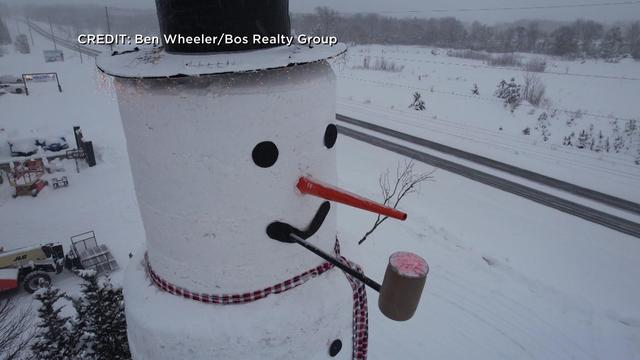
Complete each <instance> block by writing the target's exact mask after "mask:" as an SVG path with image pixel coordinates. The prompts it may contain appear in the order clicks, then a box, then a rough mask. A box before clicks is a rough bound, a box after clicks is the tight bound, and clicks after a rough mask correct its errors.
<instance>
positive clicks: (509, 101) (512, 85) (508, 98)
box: [494, 78, 522, 112]
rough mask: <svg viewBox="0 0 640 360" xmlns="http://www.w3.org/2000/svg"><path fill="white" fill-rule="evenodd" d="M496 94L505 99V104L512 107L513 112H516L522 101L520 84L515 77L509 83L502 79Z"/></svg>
mask: <svg viewBox="0 0 640 360" xmlns="http://www.w3.org/2000/svg"><path fill="white" fill-rule="evenodd" d="M494 95H495V96H496V97H498V98H500V99H502V100H503V101H504V106H505V107H510V108H511V112H514V111H515V109H516V108H517V107H518V106H519V105H520V102H521V101H522V100H521V95H520V85H518V84H516V79H515V78H511V81H509V82H508V83H507V82H506V81H504V80H502V81H500V82H499V83H498V88H497V89H496V92H495V94H494Z"/></svg>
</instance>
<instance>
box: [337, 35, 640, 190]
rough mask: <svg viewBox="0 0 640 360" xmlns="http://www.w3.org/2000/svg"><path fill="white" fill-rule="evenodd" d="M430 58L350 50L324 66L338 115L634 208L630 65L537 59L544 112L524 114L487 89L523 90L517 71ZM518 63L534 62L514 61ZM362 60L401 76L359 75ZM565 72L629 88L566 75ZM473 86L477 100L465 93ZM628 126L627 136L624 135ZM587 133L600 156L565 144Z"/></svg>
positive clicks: (637, 68)
mask: <svg viewBox="0 0 640 360" xmlns="http://www.w3.org/2000/svg"><path fill="white" fill-rule="evenodd" d="M431 50H432V49H430V48H423V47H414V46H355V47H352V48H350V50H349V53H348V55H347V58H346V61H343V62H341V63H336V65H335V66H334V67H335V69H336V72H337V75H338V80H339V82H338V97H339V101H338V112H339V113H342V114H345V115H348V116H353V117H355V118H358V119H361V120H365V121H369V122H373V123H376V124H380V125H383V126H387V127H391V128H393V129H396V130H400V131H403V132H407V133H410V134H412V135H416V136H421V137H425V138H427V139H429V140H433V141H438V142H442V143H445V144H447V145H449V146H453V147H457V148H459V149H462V150H466V151H469V152H472V153H476V154H480V155H484V156H487V157H490V158H492V159H495V160H499V161H503V162H506V163H510V164H513V165H516V166H520V167H524V168H526V169H529V170H532V171H536V172H540V173H543V174H545V175H549V176H552V177H556V178H559V179H562V180H565V181H568V182H572V183H576V184H578V185H582V186H585V187H588V188H593V189H596V190H600V191H603V192H606V193H610V194H612V195H616V196H619V197H622V198H629V199H631V200H634V201H640V191H638V190H637V186H636V184H637V183H638V181H640V165H636V164H635V163H634V161H635V160H636V159H637V158H638V156H639V154H640V128H638V126H637V125H639V124H640V103H638V102H637V101H636V98H637V94H638V93H639V92H640V80H637V79H638V78H640V63H639V62H637V61H633V60H628V59H626V60H623V61H622V62H621V63H618V64H610V63H605V62H603V61H597V60H587V61H585V62H584V63H582V62H581V61H566V60H559V59H554V58H545V60H546V62H547V71H551V72H554V73H535V74H536V76H538V77H539V78H540V80H541V81H542V83H543V84H544V85H545V86H546V95H545V96H546V98H547V99H548V104H546V105H545V106H541V107H533V106H531V105H529V104H528V103H526V102H524V103H523V104H522V105H521V106H520V107H518V108H517V109H516V110H515V112H514V113H511V112H510V111H508V110H507V109H505V108H504V106H503V105H502V103H501V101H500V100H499V99H497V98H496V97H495V96H494V95H493V94H494V91H495V90H496V87H497V84H498V83H499V82H500V81H501V80H503V79H504V80H506V81H507V82H508V81H509V80H510V79H511V78H512V77H513V78H515V79H516V82H517V83H518V84H523V79H522V78H523V76H524V75H525V72H523V71H520V70H516V69H505V68H495V67H491V66H488V65H486V64H484V63H483V62H482V61H479V60H469V59H461V58H456V57H448V56H446V54H445V53H446V52H445V51H442V50H440V51H438V52H436V53H437V55H434V54H433V53H432V52H431ZM527 56H528V57H541V56H540V55H533V56H532V55H523V57H525V58H526V57H527ZM367 58H368V62H369V64H370V68H371V67H373V66H374V65H375V62H376V61H378V62H380V61H381V60H382V59H384V61H385V62H386V63H387V66H390V65H389V64H393V65H395V66H396V68H401V69H402V70H401V71H395V72H392V71H380V70H372V69H362V67H363V64H364V61H365V59H367ZM558 69H561V71H560V70H558ZM555 72H561V73H560V74H558V73H555ZM565 72H568V73H569V74H580V75H585V74H591V75H597V76H608V77H614V78H619V77H627V78H634V79H636V80H630V79H610V78H601V77H595V78H594V77H584V76H568V75H566V74H564V73H565ZM474 84H477V86H478V89H479V93H480V94H479V95H473V94H472V93H471V89H472V87H473V85H474ZM414 92H419V93H420V94H421V95H422V98H423V99H424V100H425V102H426V110H424V111H416V110H412V109H409V106H408V105H409V104H410V103H411V102H412V99H413V97H412V95H413V93H414ZM543 113H544V114H546V115H545V116H546V117H547V121H545V123H546V124H545V126H547V130H546V131H547V132H548V134H549V135H548V137H549V138H548V140H547V141H544V139H543V136H542V131H543V130H542V128H541V127H540V121H539V120H538V119H539V118H540V116H541V115H542V114H543ZM576 113H578V115H576ZM571 119H573V120H571ZM616 124H617V128H618V132H617V133H616V132H615V130H614V129H615V128H616ZM628 125H629V126H632V127H633V126H636V128H635V130H633V131H631V132H629V134H625V131H624V130H625V127H627V126H628ZM591 126H593V130H591V132H592V133H593V134H594V140H595V145H596V146H597V144H598V141H599V133H600V131H602V134H603V138H602V140H601V142H602V144H605V143H606V140H607V138H609V143H610V152H606V151H604V150H603V151H600V152H595V151H591V150H589V149H579V148H577V147H576V146H575V145H576V144H577V136H578V135H579V134H580V132H581V131H583V130H585V132H587V133H588V132H589V131H590V128H591ZM525 128H529V129H530V135H524V134H523V133H522V132H523V130H524V129H525ZM571 133H574V135H575V137H574V138H573V139H572V143H573V144H574V146H571V147H569V146H563V140H564V137H565V136H570V134H571ZM618 135H619V136H618ZM618 137H619V138H620V139H621V140H620V141H621V144H622V143H624V144H623V145H622V147H621V149H620V152H619V153H616V152H615V151H614V150H613V143H614V138H618Z"/></svg>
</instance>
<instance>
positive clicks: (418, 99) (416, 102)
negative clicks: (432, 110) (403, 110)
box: [409, 91, 427, 111]
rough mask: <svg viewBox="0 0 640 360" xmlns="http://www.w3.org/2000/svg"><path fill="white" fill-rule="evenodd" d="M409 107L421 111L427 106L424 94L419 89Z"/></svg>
mask: <svg viewBox="0 0 640 360" xmlns="http://www.w3.org/2000/svg"><path fill="white" fill-rule="evenodd" d="M409 108H412V109H414V110H419V111H422V110H424V109H426V108H427V107H426V106H425V103H424V100H423V99H422V94H420V93H419V92H417V91H416V92H415V93H414V94H413V102H412V103H411V104H410V105H409Z"/></svg>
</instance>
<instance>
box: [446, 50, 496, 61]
mask: <svg viewBox="0 0 640 360" xmlns="http://www.w3.org/2000/svg"><path fill="white" fill-rule="evenodd" d="M447 56H450V57H457V58H462V59H471V60H483V61H488V60H489V59H491V54H489V53H487V52H485V51H475V50H471V49H464V50H448V51H447Z"/></svg>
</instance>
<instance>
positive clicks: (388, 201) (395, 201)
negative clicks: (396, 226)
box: [358, 160, 435, 244]
mask: <svg viewBox="0 0 640 360" xmlns="http://www.w3.org/2000/svg"><path fill="white" fill-rule="evenodd" d="M414 165H415V163H414V162H413V160H410V161H405V162H404V163H398V165H397V167H396V174H395V179H393V180H392V179H391V178H390V176H391V171H390V170H389V169H387V171H385V172H384V173H383V174H382V175H380V178H379V179H378V182H379V184H380V190H381V192H382V197H383V199H384V201H383V202H382V203H383V204H384V205H386V206H391V207H393V208H394V209H397V208H398V205H399V204H400V201H401V200H402V199H403V198H404V197H405V196H406V195H408V194H411V193H414V192H416V191H417V190H418V188H419V185H420V183H422V182H424V181H427V180H431V179H433V176H432V175H433V173H434V171H435V170H431V171H429V172H426V173H415V169H414ZM388 218H389V217H388V216H382V215H378V217H377V218H376V221H375V222H374V223H373V226H372V227H371V229H369V231H367V232H366V233H365V234H364V236H363V237H362V239H360V241H358V244H362V243H363V242H364V241H365V240H367V237H368V236H369V235H371V234H372V233H373V232H374V231H375V230H376V229H377V228H378V226H380V225H381V224H382V223H383V222H385V220H387V219H388Z"/></svg>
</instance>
